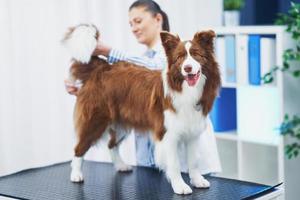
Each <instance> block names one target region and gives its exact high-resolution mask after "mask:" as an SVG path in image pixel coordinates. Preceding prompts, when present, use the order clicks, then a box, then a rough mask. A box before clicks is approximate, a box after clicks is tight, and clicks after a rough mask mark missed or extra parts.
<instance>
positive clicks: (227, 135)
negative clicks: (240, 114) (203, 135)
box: [215, 130, 238, 141]
mask: <svg viewBox="0 0 300 200" xmlns="http://www.w3.org/2000/svg"><path fill="white" fill-rule="evenodd" d="M215 135H216V138H217V139H223V140H234V141H237V140H238V136H237V132H236V130H234V131H224V132H215Z"/></svg>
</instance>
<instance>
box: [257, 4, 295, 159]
mask: <svg viewBox="0 0 300 200" xmlns="http://www.w3.org/2000/svg"><path fill="white" fill-rule="evenodd" d="M276 24H277V25H285V26H286V27H287V28H286V31H287V32H288V33H290V34H291V37H292V39H293V40H294V43H295V48H290V49H286V50H285V51H284V53H283V55H282V57H283V63H282V66H275V67H274V68H273V69H272V70H271V71H270V72H269V73H267V74H265V75H264V76H263V77H262V80H263V82H264V83H271V82H273V80H274V76H275V74H276V71H278V70H280V71H281V72H283V73H286V74H287V75H290V76H293V77H294V78H296V79H298V81H299V85H300V3H293V2H292V3H291V8H290V9H289V11H288V13H287V14H279V17H278V19H277V20H276ZM298 89H299V88H298ZM299 92H300V89H299ZM299 102H300V101H299ZM299 106H300V105H299ZM280 132H281V134H282V135H284V136H286V137H288V139H289V140H290V141H292V142H291V143H289V144H286V146H285V153H286V155H287V156H288V158H295V157H297V156H298V155H299V152H300V116H299V113H298V115H297V114H296V115H293V116H291V114H290V113H286V114H285V117H284V121H283V122H282V124H281V126H280Z"/></svg>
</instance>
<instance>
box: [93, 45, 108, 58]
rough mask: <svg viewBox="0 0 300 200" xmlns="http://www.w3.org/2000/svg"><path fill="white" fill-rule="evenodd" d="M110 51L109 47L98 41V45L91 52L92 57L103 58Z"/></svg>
mask: <svg viewBox="0 0 300 200" xmlns="http://www.w3.org/2000/svg"><path fill="white" fill-rule="evenodd" d="M110 50H111V47H110V46H107V45H106V44H104V43H103V42H102V41H98V44H97V46H96V49H95V50H94V52H93V55H94V56H100V55H102V56H105V57H107V56H108V54H109V52H110Z"/></svg>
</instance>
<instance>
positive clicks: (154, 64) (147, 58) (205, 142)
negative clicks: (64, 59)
mask: <svg viewBox="0 0 300 200" xmlns="http://www.w3.org/2000/svg"><path fill="white" fill-rule="evenodd" d="M129 24H130V26H131V30H132V33H133V34H134V35H135V37H136V39H137V41H138V42H139V43H141V44H143V45H145V46H146V47H147V50H146V52H145V53H144V54H143V55H142V56H132V55H128V54H126V53H124V52H121V51H119V50H117V49H113V48H111V47H109V46H107V45H105V44H104V43H103V42H102V41H99V43H98V45H97V47H96V49H95V51H94V55H102V56H105V57H107V60H108V62H109V63H114V62H118V61H127V62H132V63H135V64H139V65H142V66H146V67H148V68H150V69H163V68H165V67H167V60H166V56H165V53H164V49H163V47H162V45H161V41H160V32H161V31H169V22H168V17H167V15H166V14H165V12H164V11H162V10H161V8H160V6H159V5H158V4H157V3H156V2H154V1H150V0H138V1H135V2H134V3H133V4H132V5H131V6H130V8H129ZM66 85H67V91H68V92H69V93H70V94H76V92H77V90H78V88H77V87H76V86H75V85H72V83H70V82H68V81H67V82H66ZM207 129H208V130H207V131H206V132H205V133H203V134H202V136H201V137H200V138H201V139H200V140H201V141H199V144H200V146H199V152H198V153H200V155H199V156H200V159H201V161H200V162H201V163H200V166H202V171H201V173H214V172H219V171H220V170H221V169H220V162H219V157H218V153H217V148H216V143H215V138H214V135H213V131H212V126H211V122H210V120H209V125H208V128H207ZM135 135H136V136H135V137H136V153H137V155H136V156H137V165H140V166H151V167H154V166H155V163H154V157H153V143H152V141H151V139H150V138H149V135H150V134H138V133H137V134H135ZM195 153H196V152H195ZM182 160H184V159H182ZM183 163H185V162H182V164H183ZM183 171H186V167H183Z"/></svg>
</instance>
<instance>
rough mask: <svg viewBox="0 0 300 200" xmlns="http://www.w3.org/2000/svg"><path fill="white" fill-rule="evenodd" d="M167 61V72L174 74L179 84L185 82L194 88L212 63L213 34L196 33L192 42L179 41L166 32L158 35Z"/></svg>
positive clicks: (210, 32) (211, 32)
mask: <svg viewBox="0 0 300 200" xmlns="http://www.w3.org/2000/svg"><path fill="white" fill-rule="evenodd" d="M160 36H161V40H162V45H163V46H164V49H165V52H166V56H167V59H168V71H169V72H171V73H173V74H176V77H177V79H178V80H180V81H181V82H183V81H186V82H187V84H188V85H189V86H190V87H193V86H195V85H196V84H197V83H198V80H199V78H200V76H201V75H203V74H204V75H205V76H206V77H207V75H208V74H205V73H206V72H205V71H206V70H205V69H204V68H205V67H210V65H211V64H210V63H209V62H210V61H211V60H213V62H215V61H214V55H213V54H214V52H213V49H214V47H213V39H214V37H215V33H214V32H213V31H211V30H209V31H202V32H197V33H196V34H195V35H194V38H193V39H192V40H187V41H181V40H180V38H179V37H178V36H175V35H172V34H170V33H168V32H161V34H160Z"/></svg>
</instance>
